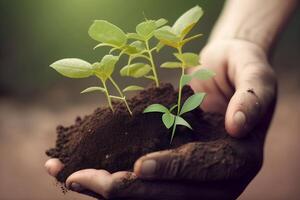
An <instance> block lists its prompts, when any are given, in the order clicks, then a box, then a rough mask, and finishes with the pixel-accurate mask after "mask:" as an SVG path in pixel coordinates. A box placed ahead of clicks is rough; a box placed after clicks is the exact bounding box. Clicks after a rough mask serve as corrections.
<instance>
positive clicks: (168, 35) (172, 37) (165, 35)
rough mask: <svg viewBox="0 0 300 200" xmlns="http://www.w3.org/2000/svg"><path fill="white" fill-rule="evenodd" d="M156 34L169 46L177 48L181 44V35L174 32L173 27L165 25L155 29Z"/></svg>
mask: <svg viewBox="0 0 300 200" xmlns="http://www.w3.org/2000/svg"><path fill="white" fill-rule="evenodd" d="M154 36H155V37H156V38H157V39H158V40H159V41H160V42H161V43H162V44H165V45H167V46H171V47H174V48H177V47H178V45H179V41H180V37H179V36H177V35H176V34H174V33H173V32H172V29H171V27H169V26H163V27H162V28H160V29H157V30H156V31H154Z"/></svg>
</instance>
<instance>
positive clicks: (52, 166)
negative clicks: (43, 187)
mask: <svg viewBox="0 0 300 200" xmlns="http://www.w3.org/2000/svg"><path fill="white" fill-rule="evenodd" d="M63 167H64V165H63V164H62V163H61V162H60V160H59V159H57V158H52V159H49V160H47V161H46V163H45V168H46V170H47V172H48V174H49V175H51V176H53V177H56V175H57V174H58V173H59V172H60V171H61V170H62V169H63Z"/></svg>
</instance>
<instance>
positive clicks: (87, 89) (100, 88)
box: [80, 87, 106, 94]
mask: <svg viewBox="0 0 300 200" xmlns="http://www.w3.org/2000/svg"><path fill="white" fill-rule="evenodd" d="M94 91H100V92H105V91H106V90H105V89H104V88H102V87H89V88H86V89H85V90H83V91H81V92H80V93H81V94H82V93H87V92H94Z"/></svg>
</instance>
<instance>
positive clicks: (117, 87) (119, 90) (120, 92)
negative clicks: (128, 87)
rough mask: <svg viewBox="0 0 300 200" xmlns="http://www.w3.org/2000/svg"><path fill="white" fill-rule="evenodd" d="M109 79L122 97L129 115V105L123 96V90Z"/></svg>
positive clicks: (130, 112)
mask: <svg viewBox="0 0 300 200" xmlns="http://www.w3.org/2000/svg"><path fill="white" fill-rule="evenodd" d="M109 80H110V81H111V83H112V84H113V85H114V87H115V88H116V89H117V91H118V93H119V95H120V96H121V97H122V99H123V101H124V103H125V105H126V107H127V110H128V112H129V114H130V115H132V111H131V110H130V107H129V105H128V103H127V100H126V97H125V96H124V94H123V92H122V91H121V89H120V88H119V86H118V85H117V83H116V82H115V81H114V80H113V79H112V78H111V77H109Z"/></svg>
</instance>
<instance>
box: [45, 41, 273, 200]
mask: <svg viewBox="0 0 300 200" xmlns="http://www.w3.org/2000/svg"><path fill="white" fill-rule="evenodd" d="M201 61H202V65H203V67H205V68H210V69H212V70H214V71H215V72H216V74H217V76H216V77H215V78H214V80H212V81H204V82H199V81H193V82H192V83H191V84H192V87H193V89H194V90H196V91H198V90H199V91H205V92H207V93H208V96H207V98H206V100H205V102H204V103H203V109H205V110H208V111H215V112H221V113H226V129H227V131H228V132H229V134H231V135H232V136H236V137H242V136H245V135H246V133H249V131H251V130H252V131H251V133H250V134H248V136H247V137H246V138H245V139H240V140H235V139H233V138H231V137H228V138H224V139H220V140H218V141H214V142H206V143H201V142H196V143H189V144H186V145H184V146H182V147H180V148H178V149H176V150H167V151H161V152H155V153H151V154H149V155H146V156H143V157H141V158H140V159H139V160H137V161H136V163H135V166H134V172H133V173H132V172H117V173H114V174H110V173H108V172H107V171H105V170H94V169H86V170H81V171H78V172H75V173H74V174H72V175H71V176H70V177H69V178H68V179H67V181H66V185H67V186H68V187H69V188H70V189H72V190H74V191H77V192H80V193H84V194H88V195H92V196H95V195H96V196H97V194H99V195H100V196H102V197H105V198H128V199H201V198H202V199H234V198H236V197H237V196H239V194H240V193H241V192H242V191H243V190H244V188H245V187H246V186H247V184H248V183H249V182H250V181H251V180H252V178H253V177H254V176H255V175H256V173H257V172H258V171H259V169H260V167H261V165H262V158H263V157H262V155H263V143H264V138H265V134H266V131H267V128H268V126H269V123H270V120H271V116H272V114H273V108H274V103H275V97H276V79H275V76H274V73H273V71H272V70H271V68H270V67H269V64H268V62H267V59H266V56H265V53H264V52H263V50H261V49H260V48H259V47H258V46H256V45H254V44H251V43H249V42H244V41H238V40H231V41H220V42H215V43H211V44H208V45H207V47H205V48H204V50H203V51H202V53H201ZM239 112H241V113H239ZM236 113H239V114H238V116H235V114H236ZM211 155H214V156H211ZM62 167H63V165H62V164H61V163H60V162H59V161H58V160H57V159H50V160H49V161H47V163H46V168H47V169H48V172H49V173H50V174H51V175H52V176H56V174H57V173H58V172H59V171H60V170H61V169H62ZM91 191H92V192H91ZM99 195H98V196H97V197H98V198H99Z"/></svg>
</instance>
